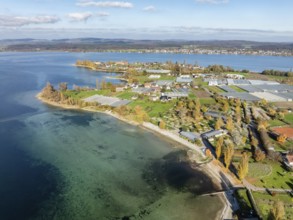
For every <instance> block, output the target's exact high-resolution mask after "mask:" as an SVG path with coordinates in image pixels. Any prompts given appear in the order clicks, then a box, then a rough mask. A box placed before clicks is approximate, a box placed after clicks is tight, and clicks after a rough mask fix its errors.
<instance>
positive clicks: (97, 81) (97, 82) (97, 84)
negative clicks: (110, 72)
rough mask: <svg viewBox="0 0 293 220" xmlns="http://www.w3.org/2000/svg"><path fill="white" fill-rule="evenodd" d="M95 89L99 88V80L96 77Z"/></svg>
mask: <svg viewBox="0 0 293 220" xmlns="http://www.w3.org/2000/svg"><path fill="white" fill-rule="evenodd" d="M96 89H99V80H98V79H96Z"/></svg>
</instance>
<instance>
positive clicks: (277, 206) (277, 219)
mask: <svg viewBox="0 0 293 220" xmlns="http://www.w3.org/2000/svg"><path fill="white" fill-rule="evenodd" d="M284 216H285V209H284V204H283V202H282V201H279V200H278V201H275V202H274V205H273V208H272V209H271V217H272V218H273V219H274V220H282V219H283V218H284Z"/></svg>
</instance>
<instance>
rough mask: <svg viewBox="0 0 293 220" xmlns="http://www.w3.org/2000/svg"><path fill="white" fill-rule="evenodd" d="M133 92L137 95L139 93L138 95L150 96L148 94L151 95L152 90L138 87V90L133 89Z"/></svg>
mask: <svg viewBox="0 0 293 220" xmlns="http://www.w3.org/2000/svg"><path fill="white" fill-rule="evenodd" d="M131 91H132V92H135V93H138V94H145V95H148V94H150V93H151V91H152V89H151V88H144V87H138V88H133V89H132V90H131Z"/></svg>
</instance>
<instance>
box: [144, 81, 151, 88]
mask: <svg viewBox="0 0 293 220" xmlns="http://www.w3.org/2000/svg"><path fill="white" fill-rule="evenodd" d="M144 87H145V88H151V87H152V83H150V82H148V83H145V84H144Z"/></svg>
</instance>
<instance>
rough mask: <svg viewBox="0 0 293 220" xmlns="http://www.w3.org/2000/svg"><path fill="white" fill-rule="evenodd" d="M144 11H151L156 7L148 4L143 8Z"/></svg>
mask: <svg viewBox="0 0 293 220" xmlns="http://www.w3.org/2000/svg"><path fill="white" fill-rule="evenodd" d="M143 10H144V11H148V12H152V11H155V10H156V8H155V7H154V6H153V5H149V6H147V7H145V8H143Z"/></svg>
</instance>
